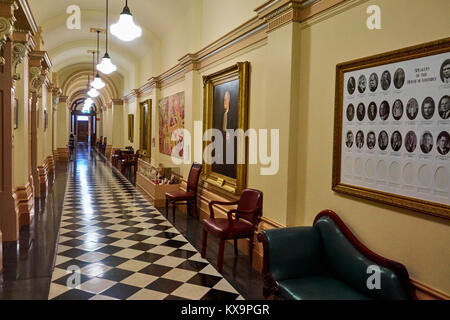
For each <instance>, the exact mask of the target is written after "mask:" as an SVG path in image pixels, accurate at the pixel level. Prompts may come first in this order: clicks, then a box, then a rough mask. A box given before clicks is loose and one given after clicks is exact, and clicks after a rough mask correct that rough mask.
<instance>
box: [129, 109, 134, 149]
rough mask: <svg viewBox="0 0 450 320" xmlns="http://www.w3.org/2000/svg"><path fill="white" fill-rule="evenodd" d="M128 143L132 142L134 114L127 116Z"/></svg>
mask: <svg viewBox="0 0 450 320" xmlns="http://www.w3.org/2000/svg"><path fill="white" fill-rule="evenodd" d="M128 141H130V142H131V143H133V142H134V114H129V115H128Z"/></svg>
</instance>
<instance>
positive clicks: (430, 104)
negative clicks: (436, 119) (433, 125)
mask: <svg viewBox="0 0 450 320" xmlns="http://www.w3.org/2000/svg"><path fill="white" fill-rule="evenodd" d="M435 108H436V106H435V104H434V100H433V98H431V97H428V98H425V100H423V103H422V116H423V118H424V119H425V120H430V119H431V118H433V116H434V111H435Z"/></svg>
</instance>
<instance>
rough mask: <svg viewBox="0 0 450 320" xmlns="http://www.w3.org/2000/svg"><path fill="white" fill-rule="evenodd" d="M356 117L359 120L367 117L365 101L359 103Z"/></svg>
mask: <svg viewBox="0 0 450 320" xmlns="http://www.w3.org/2000/svg"><path fill="white" fill-rule="evenodd" d="M356 117H357V118H358V120H359V121H363V120H364V118H365V117H366V106H365V105H364V103H360V104H359V105H358V108H357V109H356Z"/></svg>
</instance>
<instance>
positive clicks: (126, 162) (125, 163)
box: [120, 150, 139, 175]
mask: <svg viewBox="0 0 450 320" xmlns="http://www.w3.org/2000/svg"><path fill="white" fill-rule="evenodd" d="M131 151H132V150H131ZM138 159H139V150H137V151H136V153H135V154H133V153H130V154H124V157H123V159H122V160H121V162H120V171H121V172H122V174H123V175H125V173H126V171H127V170H129V172H130V175H131V174H132V173H134V175H136V173H137V165H138V161H139V160H138ZM131 168H133V171H132V170H131Z"/></svg>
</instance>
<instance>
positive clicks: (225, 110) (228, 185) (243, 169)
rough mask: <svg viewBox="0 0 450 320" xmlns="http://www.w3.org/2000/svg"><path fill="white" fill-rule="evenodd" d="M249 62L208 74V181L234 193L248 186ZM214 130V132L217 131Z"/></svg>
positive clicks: (206, 175) (206, 126) (206, 94)
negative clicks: (245, 133)
mask: <svg viewBox="0 0 450 320" xmlns="http://www.w3.org/2000/svg"><path fill="white" fill-rule="evenodd" d="M249 73H250V63H249V62H238V63H237V64H235V65H233V66H231V67H229V68H227V69H224V70H221V71H219V72H216V73H214V74H211V75H208V76H204V77H203V84H204V122H203V123H204V131H205V132H210V133H211V134H209V135H208V140H207V141H204V148H203V150H205V154H207V155H208V157H209V158H208V159H207V161H205V160H204V162H205V163H204V169H203V170H204V181H205V182H207V183H209V184H210V185H212V186H214V187H215V188H218V189H219V191H225V192H226V193H230V194H232V195H239V194H240V193H241V192H242V190H244V189H245V187H246V179H247V164H246V159H247V149H248V148H247V142H246V141H245V137H244V135H243V134H242V133H244V132H246V131H247V127H248V99H249V82H250V80H249ZM213 132H214V133H213Z"/></svg>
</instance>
